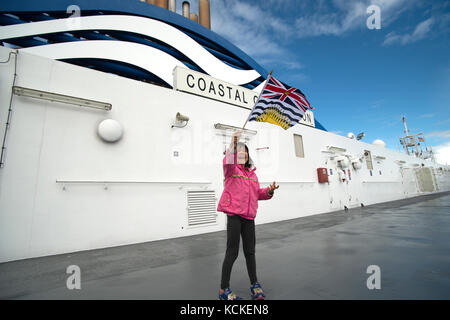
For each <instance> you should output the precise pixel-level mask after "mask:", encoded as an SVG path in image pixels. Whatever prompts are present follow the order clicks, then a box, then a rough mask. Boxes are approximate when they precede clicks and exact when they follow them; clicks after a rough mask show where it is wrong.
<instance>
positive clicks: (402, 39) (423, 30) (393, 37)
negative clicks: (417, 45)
mask: <svg viewBox="0 0 450 320" xmlns="http://www.w3.org/2000/svg"><path fill="white" fill-rule="evenodd" d="M433 23H434V18H428V19H427V20H425V21H422V22H421V23H419V24H418V25H417V26H416V28H415V29H414V32H413V33H411V34H408V33H407V34H403V35H399V34H397V33H395V32H390V33H388V34H387V35H386V38H385V39H384V42H383V45H385V46H386V45H391V44H395V43H398V44H403V45H404V44H409V43H414V42H417V41H419V40H422V39H424V38H425V37H426V36H427V35H428V34H429V33H430V31H431V26H432V25H433Z"/></svg>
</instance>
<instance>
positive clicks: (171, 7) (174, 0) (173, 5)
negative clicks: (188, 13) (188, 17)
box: [169, 0, 177, 12]
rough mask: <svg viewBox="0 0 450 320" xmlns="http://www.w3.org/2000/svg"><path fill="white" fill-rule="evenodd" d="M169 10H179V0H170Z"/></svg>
mask: <svg viewBox="0 0 450 320" xmlns="http://www.w3.org/2000/svg"><path fill="white" fill-rule="evenodd" d="M169 10H170V11H172V12H175V11H177V0H169Z"/></svg>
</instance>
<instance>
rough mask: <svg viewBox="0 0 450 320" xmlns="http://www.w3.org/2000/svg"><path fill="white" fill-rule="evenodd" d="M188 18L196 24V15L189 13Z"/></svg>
mask: <svg viewBox="0 0 450 320" xmlns="http://www.w3.org/2000/svg"><path fill="white" fill-rule="evenodd" d="M189 17H190V18H191V20H192V21H195V22H197V23H198V15H197V14H196V13H191V14H190V15H189Z"/></svg>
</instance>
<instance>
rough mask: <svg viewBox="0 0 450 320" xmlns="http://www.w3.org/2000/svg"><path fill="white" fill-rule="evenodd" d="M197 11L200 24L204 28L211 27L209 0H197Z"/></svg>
mask: <svg viewBox="0 0 450 320" xmlns="http://www.w3.org/2000/svg"><path fill="white" fill-rule="evenodd" d="M198 11H199V15H200V17H199V22H200V24H201V25H202V26H204V27H205V28H208V29H211V8H210V3H209V0H199V2H198Z"/></svg>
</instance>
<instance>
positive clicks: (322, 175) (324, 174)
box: [317, 168, 328, 183]
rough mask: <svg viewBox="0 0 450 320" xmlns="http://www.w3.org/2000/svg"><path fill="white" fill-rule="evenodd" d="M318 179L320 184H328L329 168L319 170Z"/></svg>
mask: <svg viewBox="0 0 450 320" xmlns="http://www.w3.org/2000/svg"><path fill="white" fill-rule="evenodd" d="M317 177H319V183H326V182H328V169H327V168H317Z"/></svg>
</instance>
